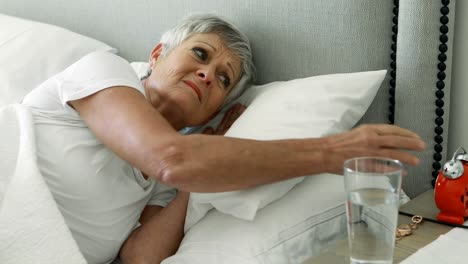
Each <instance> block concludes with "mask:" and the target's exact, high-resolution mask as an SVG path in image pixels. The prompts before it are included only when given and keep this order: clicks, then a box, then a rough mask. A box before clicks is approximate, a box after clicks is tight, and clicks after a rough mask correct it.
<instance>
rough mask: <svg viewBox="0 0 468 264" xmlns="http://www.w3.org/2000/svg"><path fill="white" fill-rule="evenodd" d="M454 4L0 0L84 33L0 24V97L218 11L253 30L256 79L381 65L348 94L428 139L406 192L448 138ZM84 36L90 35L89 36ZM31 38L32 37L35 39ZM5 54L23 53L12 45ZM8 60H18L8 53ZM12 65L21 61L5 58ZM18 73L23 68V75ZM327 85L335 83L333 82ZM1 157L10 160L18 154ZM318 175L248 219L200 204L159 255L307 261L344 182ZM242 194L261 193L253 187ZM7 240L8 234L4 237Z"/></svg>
mask: <svg viewBox="0 0 468 264" xmlns="http://www.w3.org/2000/svg"><path fill="white" fill-rule="evenodd" d="M454 10H455V1H453V0H452V1H448V0H442V1H441V0H430V1H427V0H425V1H423V0H418V1H397V0H395V1H389V0H327V1H322V0H320V1H310V0H296V1H293V2H291V1H289V2H288V1H279V0H272V1H246V0H236V1H214V0H208V1H203V2H194V1H188V0H177V1H136V2H132V3H130V2H129V1H120V0H118V1H108V0H105V1H90V0H84V1H67V2H64V1H58V0H44V1H40V2H36V1H27V0H14V1H13V0H2V1H1V2H0V12H1V13H2V14H3V15H6V16H8V17H17V18H23V19H27V20H31V21H38V22H43V23H46V24H47V25H48V26H49V25H56V26H58V27H60V30H61V28H63V29H67V30H70V31H72V32H75V33H77V34H80V36H79V37H77V36H75V35H67V36H66V37H64V38H65V39H64V40H63V42H62V39H61V37H63V36H62V34H63V32H62V31H60V30H59V29H57V28H55V29H54V30H53V33H50V34H49V32H50V30H49V29H48V28H47V27H45V26H44V27H40V30H38V31H37V32H34V34H33V33H31V34H32V35H30V36H28V38H27V39H26V40H27V41H26V42H22V43H21V45H23V46H19V47H21V49H20V48H19V47H17V46H14V47H13V46H11V45H12V44H11V43H12V39H14V36H17V35H18V31H15V30H19V31H21V30H22V31H21V32H24V31H26V28H28V25H26V24H24V25H23V24H22V28H21V27H20V26H18V27H15V26H17V25H18V24H17V23H13V24H12V26H10V27H7V28H8V29H9V31H8V30H3V32H1V31H0V47H1V48H0V65H1V67H0V73H1V74H0V85H2V87H0V89H3V90H0V92H1V93H2V98H0V103H1V104H2V105H6V104H8V103H13V102H17V101H18V100H20V98H21V96H23V95H24V94H25V93H26V92H27V91H28V89H32V87H34V86H35V85H37V84H38V83H40V82H41V81H42V79H43V78H45V77H47V76H50V75H52V74H54V73H56V72H57V71H58V70H60V69H61V68H63V67H66V66H67V65H68V64H70V63H71V62H73V61H74V60H77V59H78V58H79V57H80V56H83V55H84V54H86V53H87V52H90V51H93V50H97V49H104V50H107V51H110V52H117V53H118V54H119V55H120V56H122V57H124V58H125V59H127V60H128V61H132V62H144V61H146V60H147V54H149V52H150V51H151V49H152V48H153V46H154V44H155V43H156V42H157V41H158V40H159V37H160V36H161V34H162V33H163V32H164V31H165V30H166V29H167V28H169V27H170V26H171V25H173V24H174V23H175V22H176V21H178V20H179V19H181V18H182V17H184V16H185V15H187V14H188V13H200V12H209V13H216V14H220V15H222V16H224V17H226V18H228V19H229V20H230V21H232V22H233V23H234V24H236V25H237V26H239V28H240V29H241V30H242V31H243V32H245V33H246V34H247V35H248V37H249V38H250V40H251V43H252V47H253V51H254V60H255V64H256V65H257V68H258V78H257V81H256V85H257V86H258V87H261V86H262V85H264V86H267V85H270V84H272V83H275V82H279V81H284V83H286V84H287V85H289V86H294V85H296V84H297V83H291V82H286V81H294V80H298V79H305V78H310V77H312V76H324V75H325V76H330V75H332V74H336V73H341V74H351V73H357V72H380V74H382V72H381V71H379V70H386V73H384V74H383V75H382V80H380V82H379V83H378V85H377V88H375V87H374V88H372V89H373V91H374V92H375V93H374V94H371V95H369V97H368V98H367V97H366V98H367V99H366V100H367V101H366V102H364V101H362V100H356V101H350V102H349V104H350V105H351V106H352V105H353V104H354V106H355V107H356V108H357V107H358V105H361V104H362V105H364V106H365V107H364V110H363V112H362V114H363V116H362V115H358V116H357V117H354V118H355V119H356V118H357V119H356V120H355V121H356V122H357V124H364V123H391V124H396V125H399V126H402V127H405V128H409V129H411V130H413V131H415V132H417V133H418V134H419V135H421V137H422V138H423V139H424V140H425V141H426V143H427V145H428V147H427V148H426V150H425V151H423V152H421V153H419V154H418V156H419V157H420V159H421V161H422V162H421V164H420V166H417V167H408V168H407V170H408V176H406V177H405V178H404V181H403V189H404V190H405V192H406V193H407V194H408V196H409V197H414V196H416V195H418V194H420V193H422V192H424V191H426V190H428V189H430V188H432V184H433V182H434V178H435V177H436V176H437V172H438V170H439V169H440V167H441V163H440V162H442V161H443V160H446V159H447V155H446V154H447V153H446V149H447V141H446V140H444V139H445V136H446V134H447V128H448V125H447V124H448V120H449V117H450V115H449V111H448V110H447V109H449V106H450V99H449V98H450V83H451V82H450V81H451V80H450V76H451V61H452V40H453V35H452V34H453V30H452V29H453V23H454V14H455V12H454ZM1 19H6V18H4V17H3V18H0V21H6V20H1ZM5 23H6V22H5ZM20 24H21V23H20ZM4 25H5V24H4ZM1 26H2V25H1V23H0V27H1ZM4 28H5V26H4ZM19 35H21V34H19ZM22 36H23V37H25V35H22ZM83 36H87V39H86V41H85V40H83ZM35 39H37V43H38V44H37V45H34V44H36V42H35V41H34V40H35ZM49 39H50V40H49ZM57 39H59V40H60V41H59V42H57ZM28 41H29V42H28ZM47 41H49V42H47ZM40 43H43V44H40ZM41 45H43V46H41ZM2 50H3V53H2ZM7 50H8V52H6V51H7ZM7 53H8V54H7ZM39 53H41V54H39ZM12 54H19V55H18V57H14V56H12ZM58 54H61V55H62V54H67V58H66V59H63V56H61V58H62V59H56V57H57V56H58ZM36 55H40V56H39V57H40V60H39V59H37V60H32V62H31V63H29V62H28V63H27V67H29V68H24V67H26V66H25V64H26V61H27V60H28V58H33V57H35V56H36ZM12 61H13V62H15V63H17V64H11V62H12ZM19 62H22V63H19ZM11 65H19V66H18V68H12V66H11ZM37 72H39V73H37ZM2 74H3V75H2ZM24 74H27V75H29V76H30V78H24ZM13 75H14V76H17V77H15V78H16V79H15V80H13V81H15V82H16V83H18V82H20V83H21V85H22V86H21V88H18V87H17V86H16V87H15V88H14V89H16V90H15V91H14V92H11V91H10V90H11V89H13V88H12V87H13V86H14V85H13V81H11V76H13ZM335 77H337V76H335ZM335 77H334V80H336V78H335ZM338 77H339V76H338ZM338 77H337V78H338ZM2 78H3V79H2ZM376 78H377V77H376ZM338 79H339V78H338ZM360 80H361V82H360V83H354V84H353V83H348V84H346V81H343V80H341V83H339V82H338V83H339V85H340V87H341V88H340V89H341V91H344V92H345V93H346V87H347V86H349V87H351V86H352V85H356V86H365V85H368V82H362V80H363V79H360ZM364 80H367V79H364ZM319 81H320V80H319ZM308 82H309V81H308ZM313 82H317V78H315V79H313ZM307 84H309V83H307ZM334 85H338V84H337V83H336V82H335V83H334ZM374 86H375V85H374ZM5 87H7V88H8V89H7V88H5ZM291 89H292V88H291ZM369 89H371V88H369ZM6 90H8V91H6ZM348 92H349V91H348ZM311 96H313V95H311ZM317 96H319V95H317ZM363 97H365V96H363ZM367 103H368V104H369V105H370V106H369V108H367V105H366V104H367ZM351 108H353V109H354V107H351ZM361 116H362V118H361ZM356 122H354V121H353V123H352V125H353V126H354V125H356ZM348 126H349V124H348ZM246 127H248V126H246ZM0 133H1V132H0ZM327 133H332V132H330V131H328V132H327ZM0 147H1V146H0ZM8 162H9V163H12V164H14V163H15V162H16V161H15V160H13V161H8ZM311 178H312V177H311ZM325 178H326V177H325V176H323V177H316V179H315V180H314V181H311V180H309V179H307V180H308V181H307V182H308V183H307V184H305V182H306V181H304V182H302V183H293V184H291V186H290V187H291V188H286V189H287V191H285V192H284V193H282V195H280V196H281V197H277V198H271V199H270V200H268V201H263V204H261V206H258V208H255V209H254V213H253V215H252V213H251V214H250V219H247V220H246V219H243V218H242V217H236V216H235V215H234V214H229V212H228V213H226V212H223V211H222V210H210V211H209V212H208V209H207V211H206V212H204V213H203V215H202V217H200V218H199V219H197V220H196V221H195V222H196V224H195V225H194V226H193V227H192V228H190V230H187V234H186V238H185V239H184V241H183V243H182V246H181V248H180V249H179V252H178V253H177V254H176V256H174V257H172V258H170V259H168V260H166V261H165V263H166V264H167V263H188V262H190V263H301V262H303V261H305V260H306V259H307V258H309V257H311V256H313V255H314V254H318V252H320V250H321V249H322V248H323V247H325V246H326V245H327V243H331V242H332V241H334V240H336V239H337V238H340V236H342V235H343V232H345V224H344V207H343V203H342V202H343V192H342V187H336V186H341V185H342V182H341V180H340V178H339V177H328V178H327V179H328V180H325ZM329 179H332V180H329ZM0 183H1V181H0ZM5 186H6V184H5V185H4V186H3V188H4V189H5V188H6V187H5ZM318 186H320V187H318ZM331 186H333V188H332V187H331ZM1 187H2V185H0V191H2V189H1ZM266 192H271V190H266ZM257 193H258V192H255V194H257ZM0 197H1V196H0ZM249 197H250V198H249V199H261V198H258V197H256V196H255V195H253V196H249ZM1 202H2V199H0V204H1ZM291 205H294V207H292V206H291ZM52 206H53V205H52ZM215 207H216V206H215ZM1 208H2V209H1V210H2V211H3V214H0V230H2V228H6V225H5V221H4V220H5V218H6V216H5V214H6V213H5V210H3V208H4V205H2V207H1ZM231 208H232V207H231ZM298 208H301V210H298ZM306 208H307V209H310V210H309V212H308V214H299V215H295V214H294V213H293V212H294V211H303V210H304V209H306ZM209 209H211V208H209ZM217 209H218V208H217ZM257 209H258V210H257ZM2 221H3V222H2ZM2 224H3V225H2ZM330 230H332V231H330ZM63 232H66V230H65V231H63ZM42 235H45V237H47V235H46V234H42ZM68 235H69V234H68ZM1 239H3V238H2V236H1V235H0V245H2V244H5V243H4V242H6V241H5V240H3V241H1ZM20 241H21V239H18V241H16V242H17V243H20ZM246 241H249V242H248V243H247V242H246ZM71 243H72V241H71ZM9 245H14V242H11V241H10V242H9ZM74 250H76V248H74V249H73V247H72V249H70V254H72V255H73V254H75V253H73V252H76V251H74ZM7 251H8V250H7V248H6V247H3V248H0V262H1V263H20V262H15V261H18V259H15V258H14V257H11V256H8V254H10V253H11V251H8V252H7ZM31 252H32V251H29V253H31ZM63 252H67V251H63ZM31 254H32V253H31ZM52 255H53V254H52ZM52 255H51V256H47V257H50V258H55V262H54V261H51V262H49V263H61V262H60V258H56V257H57V256H52ZM62 255H63V256H62V260H63V259H68V260H69V261H68V262H67V263H82V262H80V261H83V260H82V259H81V258H80V256H79V254H77V255H73V259H76V262H73V261H71V259H72V258H71V257H70V255H68V256H67V255H66V254H62ZM75 257H76V258H75ZM28 260H29V261H32V259H30V258H26V259H24V258H23V259H22V262H21V263H28ZM36 260H37V259H36Z"/></svg>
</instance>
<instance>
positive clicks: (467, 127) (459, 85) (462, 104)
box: [446, 0, 468, 159]
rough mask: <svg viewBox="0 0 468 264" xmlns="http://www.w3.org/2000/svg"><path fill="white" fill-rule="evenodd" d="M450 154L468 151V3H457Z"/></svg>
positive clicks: (460, 1) (464, 1) (448, 153)
mask: <svg viewBox="0 0 468 264" xmlns="http://www.w3.org/2000/svg"><path fill="white" fill-rule="evenodd" d="M456 5H457V6H456V12H455V38H454V46H453V71H452V87H451V101H450V124H449V133H448V138H449V141H448V152H447V155H448V157H446V159H451V158H452V155H453V153H454V152H455V151H456V149H457V148H458V147H464V148H465V149H466V150H467V151H468V1H466V0H459V1H457V2H456Z"/></svg>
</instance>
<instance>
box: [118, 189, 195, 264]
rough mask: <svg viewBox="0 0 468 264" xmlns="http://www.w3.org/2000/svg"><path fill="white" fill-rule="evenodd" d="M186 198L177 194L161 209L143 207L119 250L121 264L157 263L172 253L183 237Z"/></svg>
mask: <svg viewBox="0 0 468 264" xmlns="http://www.w3.org/2000/svg"><path fill="white" fill-rule="evenodd" d="M188 199H189V194H188V193H186V192H178V193H177V195H176V197H175V198H174V200H172V202H171V203H169V205H168V206H167V207H165V208H162V207H160V206H155V205H149V206H146V208H145V210H144V211H143V213H142V215H141V217H140V223H141V226H140V227H138V228H137V229H135V230H134V231H133V232H132V233H131V234H130V236H129V237H128V238H127V240H126V241H125V243H124V244H123V246H122V248H121V249H120V259H121V260H122V263H124V264H127V263H128V264H146V263H161V261H162V260H163V259H165V258H167V257H169V256H172V255H174V254H175V253H176V251H177V249H178V247H179V244H180V241H181V240H182V237H183V235H184V232H183V230H184V221H185V214H186V211H187V203H188Z"/></svg>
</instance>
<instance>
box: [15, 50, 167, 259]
mask: <svg viewBox="0 0 468 264" xmlns="http://www.w3.org/2000/svg"><path fill="white" fill-rule="evenodd" d="M112 86H128V87H132V88H135V89H136V90H138V91H140V92H141V93H142V94H143V95H144V89H143V87H142V84H141V81H140V80H139V78H138V77H137V75H136V73H135V71H134V70H133V69H132V67H131V66H130V64H129V63H128V62H127V61H125V60H124V59H122V58H120V57H118V56H116V55H114V54H111V53H107V52H94V53H91V54H88V55H87V56H85V57H83V58H82V59H81V60H79V61H78V62H76V63H74V64H73V65H71V66H70V67H68V68H67V69H65V70H64V71H63V72H61V73H59V74H57V75H55V76H53V77H52V78H50V79H49V80H47V81H45V82H44V83H42V84H41V85H40V86H38V87H37V88H35V89H34V90H33V91H31V92H30V93H29V94H28V95H27V96H26V97H25V98H24V100H23V104H24V105H27V106H29V107H30V109H31V111H32V114H33V119H34V122H35V126H34V127H35V134H36V142H37V158H38V160H37V162H38V165H39V168H40V170H41V172H42V174H43V175H44V178H45V180H46V182H47V184H48V186H49V188H50V190H51V192H52V194H53V196H54V198H55V201H56V202H57V204H58V206H59V209H60V211H61V212H62V214H63V217H64V218H65V221H66V223H67V225H68V227H69V228H70V230H71V232H72V235H73V237H74V239H75V240H76V242H77V244H78V246H79V248H80V250H81V251H82V253H83V255H84V256H85V258H86V260H87V261H88V263H110V262H112V260H113V259H114V258H115V257H116V256H117V254H118V252H119V249H120V247H121V245H122V243H123V242H124V241H125V239H126V238H127V237H128V235H129V234H130V233H131V232H132V231H133V230H134V229H135V228H136V227H137V226H138V225H139V223H138V219H139V217H140V214H141V212H142V210H143V209H144V207H145V206H146V205H160V206H166V205H167V204H168V202H169V201H170V200H171V199H172V198H173V197H174V195H175V190H174V189H172V188H169V187H167V186H164V185H162V184H160V183H158V182H156V181H155V180H152V179H148V180H146V179H145V178H144V177H143V175H142V173H141V172H140V171H139V170H137V169H135V168H133V167H132V166H131V165H130V164H128V163H127V162H126V161H124V160H122V159H120V158H119V157H118V156H117V155H115V154H114V153H113V152H112V151H111V150H110V149H108V148H107V147H106V146H104V145H103V144H102V143H101V142H100V141H99V140H98V139H97V138H96V137H95V136H94V134H93V133H92V132H91V131H90V130H89V129H88V127H87V125H86V124H85V123H84V122H83V120H81V118H80V116H79V115H78V113H77V112H76V111H75V110H74V109H73V108H72V107H70V106H69V105H68V104H67V102H68V101H70V100H76V99H80V98H84V97H86V96H88V95H91V94H93V93H96V92H98V91H100V90H103V89H106V88H109V87H112Z"/></svg>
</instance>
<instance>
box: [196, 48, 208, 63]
mask: <svg viewBox="0 0 468 264" xmlns="http://www.w3.org/2000/svg"><path fill="white" fill-rule="evenodd" d="M192 51H193V52H194V53H195V55H197V57H198V58H199V59H200V60H202V61H206V60H207V59H208V53H207V52H206V50H204V49H202V48H193V49H192Z"/></svg>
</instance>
